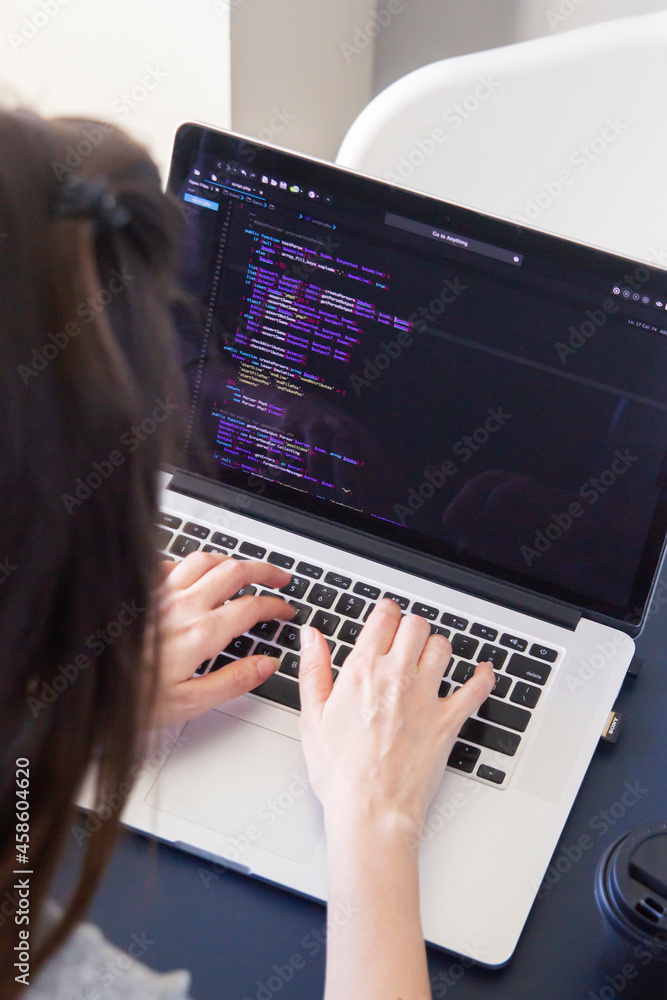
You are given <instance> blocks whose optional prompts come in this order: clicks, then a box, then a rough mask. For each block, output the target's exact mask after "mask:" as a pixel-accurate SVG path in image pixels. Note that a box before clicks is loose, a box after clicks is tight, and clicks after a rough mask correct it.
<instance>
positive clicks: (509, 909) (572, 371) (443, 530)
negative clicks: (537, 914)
mask: <svg viewBox="0 0 667 1000" xmlns="http://www.w3.org/2000/svg"><path fill="white" fill-rule="evenodd" d="M169 189H170V191H171V192H172V193H173V195H174V196H175V197H176V198H177V199H178V201H179V203H180V204H181V206H182V208H183V211H184V214H185V217H186V223H187V224H186V226H185V230H184V235H183V245H182V254H181V260H182V263H181V281H182V284H183V286H184V287H185V289H186V291H187V293H188V295H189V297H190V301H191V304H192V307H191V308H190V309H188V310H183V311H182V312H179V315H178V317H177V325H178V331H179V338H180V344H181V352H182V358H183V370H184V372H185V376H186V379H187V383H188V387H189V392H190V396H191V412H190V416H189V425H188V426H189V431H188V447H187V457H186V460H185V467H183V468H178V469H173V470H169V471H168V472H165V473H164V478H163V493H162V514H161V516H160V523H159V527H158V543H159V546H160V548H161V550H162V551H163V552H164V554H165V557H166V558H170V559H180V558H184V557H185V556H186V555H187V554H189V553H190V552H192V551H196V550H198V549H200V548H202V549H205V550H213V551H219V552H224V553H227V554H229V555H230V556H231V557H234V558H252V559H264V560H268V561H269V562H271V563H274V564H276V565H279V566H282V567H284V568H285V569H287V570H289V572H290V574H291V579H290V583H289V585H288V586H287V587H285V588H283V593H284V595H285V597H286V598H287V599H288V600H290V601H291V602H293V603H294V605H295V606H296V609H297V613H296V617H295V620H294V622H288V623H285V622H277V621H274V622H267V623H260V625H258V626H257V627H256V628H254V629H252V630H251V631H250V632H249V633H247V634H245V635H242V636H239V637H237V638H236V639H234V640H233V641H232V642H231V643H230V644H229V646H228V647H227V648H226V649H224V650H221V651H220V655H219V656H217V657H215V658H214V659H213V660H211V661H210V662H208V663H206V664H202V665H201V667H200V668H199V670H198V673H207V672H208V671H210V670H216V669H220V668H222V667H224V666H225V665H226V664H228V663H229V662H231V661H232V660H233V659H234V658H235V657H240V656H245V655H247V654H249V653H252V652H262V651H263V652H267V653H269V655H275V656H277V657H279V658H280V669H279V671H278V672H277V673H276V674H274V675H273V676H272V677H271V678H270V679H269V680H267V681H266V682H265V683H263V684H262V685H261V686H260V687H259V688H258V689H257V690H255V691H254V692H253V693H250V694H248V695H246V696H244V697H241V698H239V699H237V700H236V701H234V702H232V703H226V704H222V705H220V706H219V707H218V708H216V709H215V710H212V711H209V712H207V713H206V714H205V715H203V716H201V717H200V718H198V719H195V720H193V721H190V722H188V723H187V724H185V725H184V726H182V727H175V728H174V729H173V730H169V731H165V732H164V733H162V734H161V740H162V742H161V744H160V745H161V747H162V751H163V752H161V753H160V752H158V753H157V755H154V756H153V758H152V761H153V764H152V766H149V765H147V766H146V767H144V768H143V769H142V770H141V772H140V773H139V776H138V780H137V784H136V787H135V788H134V791H133V793H132V796H131V798H130V801H129V803H128V805H127V808H126V810H125V812H124V815H123V820H124V822H125V823H126V824H128V825H129V826H130V827H132V828H134V829H136V830H139V831H142V832H144V833H146V834H148V835H150V836H152V837H156V838H159V839H160V840H162V841H164V842H167V843H169V844H173V845H176V846H178V847H180V848H182V849H184V850H186V851H189V852H192V853H193V854H196V855H199V856H200V857H201V858H202V859H205V861H203V862H202V870H203V871H207V870H208V869H209V868H212V869H213V870H214V869H215V866H216V865H218V864H220V865H224V866H228V867H230V868H233V869H235V870H237V871H240V872H244V873H246V874H248V875H252V876H255V877H257V878H260V879H264V880H268V881H269V882H272V883H275V884H277V885H280V886H283V887H285V888H286V889H289V890H291V891H293V892H296V893H301V894H303V895H305V896H308V897H310V898H313V899H318V900H325V899H326V865H325V861H326V844H325V838H324V833H323V823H322V812H321V808H320V806H319V803H318V802H317V799H316V798H315V796H314V794H313V792H312V791H311V789H310V787H309V784H308V779H307V774H306V768H305V764H304V759H303V754H302V751H301V744H300V741H299V728H298V724H299V693H298V680H297V677H298V666H299V629H300V627H301V626H302V625H303V624H305V623H308V624H311V625H314V626H316V627H318V628H320V629H321V631H322V633H323V634H324V635H325V636H326V638H327V640H328V643H329V646H330V649H331V654H332V662H333V669H334V673H335V675H336V676H337V675H338V673H339V672H340V671H341V670H345V659H346V657H347V656H348V655H349V654H350V652H351V651H352V650H353V649H354V644H355V642H356V639H357V637H358V635H359V632H360V630H361V629H362V628H363V623H364V621H365V619H366V617H367V616H368V614H369V613H370V610H371V609H372V607H373V606H374V605H375V603H376V602H377V600H378V599H380V598H381V597H383V596H390V597H391V598H393V599H394V600H395V601H397V602H398V603H399V605H400V606H401V609H402V610H403V612H404V613H406V614H417V615H420V616H421V617H423V618H425V619H426V620H427V621H428V622H429V623H430V625H431V629H432V631H440V632H443V633H444V634H446V635H447V636H449V638H450V640H451V642H452V647H453V657H452V661H451V662H450V664H449V665H448V666H447V669H446V671H445V673H444V676H443V681H442V684H441V688H440V692H439V695H440V697H446V696H447V695H448V694H450V693H451V692H453V691H454V690H456V688H457V687H458V685H460V684H461V683H463V682H464V681H465V680H466V679H467V678H468V677H469V676H470V674H471V673H472V671H473V670H474V666H475V664H476V663H477V662H478V661H479V660H480V659H489V660H491V661H492V663H493V665H494V669H495V672H496V677H497V679H496V686H495V688H494V691H493V693H492V695H491V697H489V699H488V700H487V702H485V704H484V705H483V706H482V707H481V708H480V710H479V711H478V712H477V713H476V714H475V715H474V716H473V717H472V718H471V719H469V720H468V721H467V722H466V723H465V724H464V726H463V728H462V729H461V731H460V733H459V735H458V738H457V741H456V743H455V745H454V748H453V750H452V753H451V756H450V757H449V760H448V764H447V768H446V771H445V774H444V777H443V780H442V783H441V785H440V787H439V789H438V791H437V794H436V795H435V798H434V800H433V803H432V805H431V808H430V810H429V813H428V816H427V819H426V824H425V827H424V831H423V833H422V836H421V838H420V841H419V843H418V844H415V845H413V847H414V849H415V850H419V852H420V871H421V900H422V903H421V905H422V920H423V929H424V934H425V938H426V941H427V942H428V943H430V944H432V945H434V946H436V947H439V948H442V949H446V950H448V951H450V952H454V953H456V954H459V955H463V956H466V957H467V958H469V959H471V960H473V961H475V962H478V963H480V964H482V965H485V966H488V967H497V966H501V965H503V964H504V963H506V962H507V961H508V959H509V958H510V957H511V955H512V952H513V951H514V948H515V946H516V944H517V941H518V939H519V936H520V934H521V930H522V927H523V926H524V923H525V921H526V919H527V917H528V914H529V911H530V908H531V905H532V903H533V900H534V898H535V896H536V893H537V891H538V889H539V887H540V883H541V880H542V878H543V875H544V873H545V871H546V869H547V866H548V864H549V861H550V858H551V856H552V853H553V851H554V849H555V847H556V845H557V843H558V840H559V837H560V834H561V831H562V829H563V826H564V824H565V821H566V819H567V816H568V813H569V811H570V808H571V806H572V804H573V801H574V799H575V797H576V795H577V791H578V789H579V787H580V785H581V782H582V780H583V778H584V775H585V773H586V769H587V767H588V764H589V762H590V759H591V757H592V755H593V753H594V752H595V749H596V746H597V744H598V740H599V739H600V737H601V734H602V733H603V730H604V729H605V726H606V724H607V722H608V720H609V717H610V712H611V711H612V708H613V705H614V701H615V699H616V696H617V694H618V691H619V688H620V686H621V684H622V682H623V679H624V677H625V675H626V672H627V670H628V666H629V665H630V663H631V661H632V658H633V655H634V642H633V639H634V638H635V637H636V636H637V635H638V634H639V632H640V630H641V627H642V624H643V621H644V618H645V615H646V612H647V608H648V606H649V603H650V599H651V594H652V590H653V588H654V585H655V582H656V579H657V575H658V572H659V568H660V564H661V559H662V556H663V553H664V548H665V535H666V529H667V492H666V490H665V480H666V460H665V456H666V452H667V311H666V303H667V273H665V272H664V271H660V270H659V269H656V268H654V267H649V266H648V265H646V264H645V263H642V262H639V261H632V260H627V259H622V258H620V257H618V256H614V255H612V254H610V253H606V252H603V251H602V250H599V249H594V248H591V247H588V246H582V245H578V244H575V243H572V242H568V241H566V240H564V239H560V238H557V237H555V236H553V235H547V234H544V233H540V232H534V231H531V230H529V229H526V228H522V227H520V226H517V225H516V224H515V223H510V222H508V221H504V220H502V219H497V218H491V217H489V216H486V215H482V214H480V213H478V212H475V211H471V210H469V209H467V208H465V207H462V206H460V205H454V204H448V203H445V202H443V201H439V200H437V199H434V198H432V197H426V196H424V195H422V194H418V193H416V192H412V191H409V190H406V189H402V188H397V187H393V186H391V185H390V184H387V183H384V182H382V181H379V180H375V179H371V178H369V177H366V176H360V175H357V174H355V173H353V172H351V171H349V170H344V169H341V168H338V167H336V166H332V165H330V164H328V163H324V162H320V161H318V160H315V159H312V158H309V157H306V156H301V155H296V154H294V153H290V152H288V151H285V150H282V149H277V148H274V147H269V146H266V145H263V144H261V143H259V142H255V141H254V140H250V139H247V138H243V137H241V136H239V135H234V134H231V133H228V132H223V131H219V130H215V129H213V128H210V127H206V126H204V125H200V124H194V123H188V124H184V125H182V126H181V127H180V128H179V130H178V132H177V135H176V139H175V145H174V152H173V159H172V164H171V172H170V177H169ZM255 589H256V590H260V589H261V588H255ZM252 590H253V588H246V591H247V592H252Z"/></svg>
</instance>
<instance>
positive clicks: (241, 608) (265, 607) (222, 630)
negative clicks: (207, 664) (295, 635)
mask: <svg viewBox="0 0 667 1000" xmlns="http://www.w3.org/2000/svg"><path fill="white" fill-rule="evenodd" d="M295 614H296V610H295V609H294V608H293V607H292V605H291V604H288V603H287V601H285V600H283V598H282V597H277V596H276V597H251V596H250V595H247V596H246V597H240V598H239V599H238V601H233V602H232V603H231V604H223V606H222V607H220V608H215V609H214V610H212V611H210V612H208V613H207V619H208V622H209V629H210V640H209V642H208V643H207V648H211V650H212V652H211V654H210V655H211V656H215V654H216V653H217V652H219V651H220V650H221V649H222V647H223V646H226V645H227V643H228V642H229V640H230V639H233V638H234V637H235V636H237V635H243V633H244V632H247V631H248V630H249V629H251V628H253V626H254V625H256V624H257V623H258V622H268V621H271V619H273V618H278V619H280V620H281V621H291V620H292V618H293V617H294V615H295Z"/></svg>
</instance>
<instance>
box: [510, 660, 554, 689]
mask: <svg viewBox="0 0 667 1000" xmlns="http://www.w3.org/2000/svg"><path fill="white" fill-rule="evenodd" d="M505 672H506V673H508V674H513V675H514V677H520V678H521V680H523V681H532V682H533V684H546V682H547V679H548V677H549V674H550V673H551V667H548V666H547V664H546V663H542V662H540V660H531V659H530V658H529V657H527V656H524V655H523V654H522V653H512V656H511V657H510V661H509V663H508V664H507V666H506V667H505Z"/></svg>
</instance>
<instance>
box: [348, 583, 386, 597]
mask: <svg viewBox="0 0 667 1000" xmlns="http://www.w3.org/2000/svg"><path fill="white" fill-rule="evenodd" d="M352 590H353V591H354V592H355V594H359V596H360V597H365V598H366V600H368V601H377V599H378V597H379V596H380V588H379V587H374V586H373V585H372V584H370V583H355V585H354V587H353V588H352Z"/></svg>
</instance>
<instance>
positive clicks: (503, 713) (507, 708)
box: [477, 697, 532, 733]
mask: <svg viewBox="0 0 667 1000" xmlns="http://www.w3.org/2000/svg"><path fill="white" fill-rule="evenodd" d="M477 715H478V717H479V718H480V719H485V720H486V721H487V722H496V723H497V724H498V725H499V726H507V728H508V729H515V730H516V732H517V733H525V731H526V726H527V725H528V723H529V722H530V720H531V719H532V715H531V714H530V712H527V711H526V709H525V708H518V707H516V706H514V705H508V704H507V702H506V701H498V699H497V698H490V697H489V698H487V699H486V701H485V702H484V703H483V704H482V705H480V707H479V708H478V709H477Z"/></svg>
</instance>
